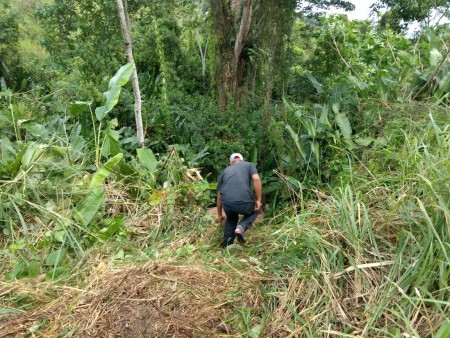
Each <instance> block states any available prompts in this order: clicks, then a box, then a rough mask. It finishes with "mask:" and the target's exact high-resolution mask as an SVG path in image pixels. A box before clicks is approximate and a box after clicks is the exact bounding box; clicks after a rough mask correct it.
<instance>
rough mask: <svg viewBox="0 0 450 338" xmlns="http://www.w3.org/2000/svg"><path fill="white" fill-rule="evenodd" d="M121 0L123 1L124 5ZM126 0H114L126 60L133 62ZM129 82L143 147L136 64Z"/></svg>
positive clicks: (140, 104) (139, 92) (139, 142)
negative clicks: (131, 87) (131, 86)
mask: <svg viewBox="0 0 450 338" xmlns="http://www.w3.org/2000/svg"><path fill="white" fill-rule="evenodd" d="M122 1H125V6H124V3H123V2H122ZM126 1H127V0H116V3H117V11H118V14H119V19H120V28H121V30H122V37H123V40H124V42H125V54H126V57H127V61H128V62H132V63H133V64H134V58H133V48H132V45H131V29H130V24H129V19H128V12H127V11H125V8H126ZM131 83H132V85H133V92H134V116H135V118H136V130H137V140H138V144H139V146H140V147H144V128H143V125H142V112H141V106H142V101H141V91H140V89H139V80H138V76H137V70H136V65H135V64H134V67H133V72H132V74H131Z"/></svg>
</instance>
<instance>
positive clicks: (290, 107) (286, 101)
mask: <svg viewBox="0 0 450 338" xmlns="http://www.w3.org/2000/svg"><path fill="white" fill-rule="evenodd" d="M283 103H284V107H285V108H286V110H287V112H289V113H292V112H293V111H295V110H296V109H297V107H296V105H295V104H294V103H293V102H292V101H291V100H289V99H288V98H287V97H285V96H283Z"/></svg>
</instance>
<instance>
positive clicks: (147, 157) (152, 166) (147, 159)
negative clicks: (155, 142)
mask: <svg viewBox="0 0 450 338" xmlns="http://www.w3.org/2000/svg"><path fill="white" fill-rule="evenodd" d="M137 156H138V158H139V161H141V163H142V165H143V166H144V167H146V168H147V169H148V170H149V171H156V168H157V165H158V161H157V160H156V157H155V155H154V154H153V151H152V150H151V149H142V148H139V149H137Z"/></svg>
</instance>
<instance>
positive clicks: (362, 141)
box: [354, 136, 375, 147]
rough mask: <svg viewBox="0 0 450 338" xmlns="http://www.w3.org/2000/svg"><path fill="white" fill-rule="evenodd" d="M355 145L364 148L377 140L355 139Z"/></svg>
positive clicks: (371, 138)
mask: <svg viewBox="0 0 450 338" xmlns="http://www.w3.org/2000/svg"><path fill="white" fill-rule="evenodd" d="M354 141H355V143H356V144H358V145H360V146H364V147H368V146H370V145H371V144H372V142H375V139H374V138H373V137H370V136H369V137H358V138H355V140H354Z"/></svg>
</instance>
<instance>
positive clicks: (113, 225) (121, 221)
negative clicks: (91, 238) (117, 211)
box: [100, 216, 125, 240]
mask: <svg viewBox="0 0 450 338" xmlns="http://www.w3.org/2000/svg"><path fill="white" fill-rule="evenodd" d="M103 224H105V225H106V227H105V228H103V229H102V230H101V231H100V232H101V234H100V237H101V238H102V239H105V240H106V239H108V238H111V237H112V236H114V235H115V234H116V233H117V232H118V231H119V229H121V228H124V227H125V216H118V217H114V218H113V219H106V220H104V221H103Z"/></svg>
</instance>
